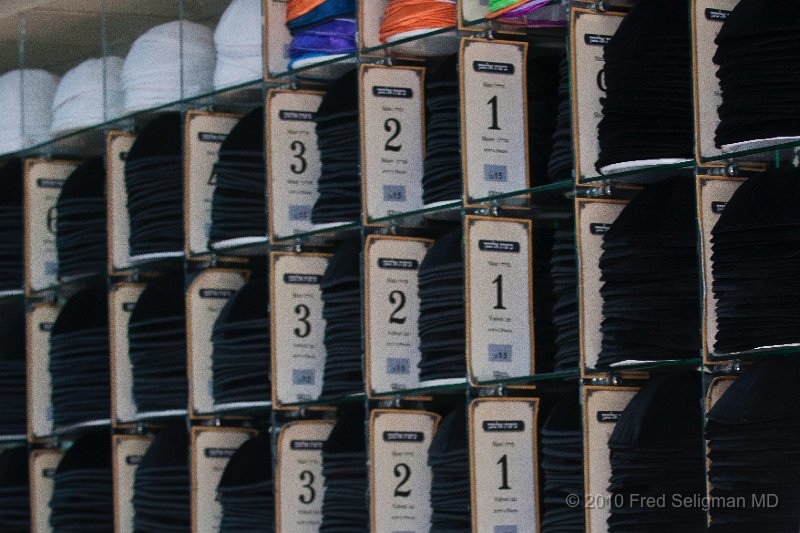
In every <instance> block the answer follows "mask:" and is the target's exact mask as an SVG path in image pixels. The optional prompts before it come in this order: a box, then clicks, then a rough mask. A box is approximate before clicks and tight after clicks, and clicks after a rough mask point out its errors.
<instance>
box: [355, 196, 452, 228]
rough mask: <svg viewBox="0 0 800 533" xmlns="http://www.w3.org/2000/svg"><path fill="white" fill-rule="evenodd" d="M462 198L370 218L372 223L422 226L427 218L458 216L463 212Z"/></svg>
mask: <svg viewBox="0 0 800 533" xmlns="http://www.w3.org/2000/svg"><path fill="white" fill-rule="evenodd" d="M462 206H463V203H462V202H461V200H452V201H445V202H438V203H437V205H433V206H428V207H423V208H422V209H415V210H412V211H405V212H402V213H394V214H392V215H388V216H385V217H376V218H371V219H369V223H370V224H395V225H400V226H420V225H423V224H424V220H425V219H426V218H429V219H441V218H445V219H450V218H456V217H458V216H459V215H460V214H461V207H462Z"/></svg>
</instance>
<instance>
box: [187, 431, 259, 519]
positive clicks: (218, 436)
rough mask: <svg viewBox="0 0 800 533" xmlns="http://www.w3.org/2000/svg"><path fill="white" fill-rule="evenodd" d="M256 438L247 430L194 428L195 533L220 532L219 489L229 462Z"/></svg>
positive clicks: (220, 508) (220, 509)
mask: <svg viewBox="0 0 800 533" xmlns="http://www.w3.org/2000/svg"><path fill="white" fill-rule="evenodd" d="M254 434H255V431H254V430H251V429H245V428H230V427H229V428H226V427H193V428H192V454H191V457H192V533H217V532H218V531H219V526H220V522H221V521H222V506H221V505H220V503H219V501H218V500H217V486H218V485H219V481H220V479H222V474H223V472H224V471H225V467H226V466H228V461H230V458H231V457H232V456H233V454H234V453H236V450H238V449H239V447H240V446H241V445H242V444H244V442H245V441H246V440H248V439H249V438H250V437H251V436H253V435H254Z"/></svg>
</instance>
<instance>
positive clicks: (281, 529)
mask: <svg viewBox="0 0 800 533" xmlns="http://www.w3.org/2000/svg"><path fill="white" fill-rule="evenodd" d="M332 429H333V421H331V420H302V421H297V422H290V423H288V424H286V425H284V426H281V428H280V432H279V433H278V447H277V448H278V462H277V465H276V469H275V524H276V528H275V531H276V533H316V532H317V531H319V526H320V525H321V524H322V499H323V497H324V496H325V483H324V481H325V480H324V478H323V477H322V446H323V445H324V444H325V441H326V440H328V436H329V435H330V433H331V430H332Z"/></svg>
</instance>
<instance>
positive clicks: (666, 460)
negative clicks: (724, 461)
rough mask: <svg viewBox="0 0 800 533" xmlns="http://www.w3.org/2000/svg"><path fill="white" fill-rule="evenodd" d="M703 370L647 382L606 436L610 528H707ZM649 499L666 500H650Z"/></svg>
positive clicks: (620, 531)
mask: <svg viewBox="0 0 800 533" xmlns="http://www.w3.org/2000/svg"><path fill="white" fill-rule="evenodd" d="M702 396H703V390H702V379H701V373H700V372H695V371H685V372H678V373H675V374H670V375H665V376H659V377H657V378H654V379H652V380H650V381H649V382H647V384H646V385H645V386H644V387H642V389H641V390H640V391H639V392H638V393H636V396H634V397H633V399H632V400H631V401H630V403H628V406H627V407H626V408H625V410H624V411H623V412H622V414H621V415H620V417H619V420H618V421H617V424H616V426H615V427H614V432H613V433H612V434H611V438H610V439H609V441H608V447H609V449H610V451H611V480H610V485H609V488H608V490H609V492H610V498H611V514H610V515H609V517H608V526H609V529H608V530H609V532H614V533H640V532H641V531H648V532H652V533H672V532H674V531H681V532H686V533H689V532H697V533H701V532H703V531H705V530H706V513H705V510H704V509H703V506H702V505H680V504H676V502H683V501H686V500H688V501H700V498H702V497H705V495H706V481H705V473H704V463H705V458H704V457H703V451H702V447H700V446H698V444H697V443H698V442H701V443H702V441H703V430H702V427H703V426H702V423H701V421H700V412H699V410H698V406H700V405H701V399H702ZM645 498H655V499H654V500H653V501H656V502H660V501H663V502H664V505H661V504H660V503H659V504H655V505H654V504H648V503H646V502H647V500H644V499H645Z"/></svg>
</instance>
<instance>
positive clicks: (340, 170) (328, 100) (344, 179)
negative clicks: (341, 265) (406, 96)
mask: <svg viewBox="0 0 800 533" xmlns="http://www.w3.org/2000/svg"><path fill="white" fill-rule="evenodd" d="M314 120H315V122H316V124H317V145H318V147H319V154H320V159H321V161H322V170H321V173H320V177H319V184H318V185H317V190H318V191H319V198H317V201H316V203H315V204H314V207H313V209H312V210H311V222H313V223H314V224H332V223H337V222H354V221H356V220H359V218H360V216H361V171H360V167H359V161H360V158H361V154H360V150H361V149H360V146H361V143H360V140H359V138H360V137H359V125H358V121H359V119H358V72H357V71H355V70H352V71H350V72H348V73H347V74H345V75H344V76H342V77H341V78H339V79H338V80H336V81H334V82H333V83H332V84H331V86H330V88H329V89H328V92H327V93H325V97H324V98H323V99H322V103H321V104H320V106H319V110H318V111H317V114H316V118H315V119H314Z"/></svg>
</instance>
